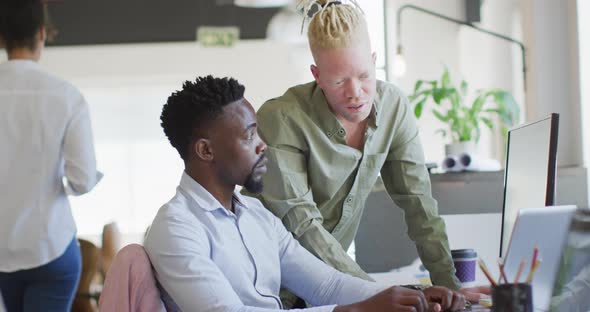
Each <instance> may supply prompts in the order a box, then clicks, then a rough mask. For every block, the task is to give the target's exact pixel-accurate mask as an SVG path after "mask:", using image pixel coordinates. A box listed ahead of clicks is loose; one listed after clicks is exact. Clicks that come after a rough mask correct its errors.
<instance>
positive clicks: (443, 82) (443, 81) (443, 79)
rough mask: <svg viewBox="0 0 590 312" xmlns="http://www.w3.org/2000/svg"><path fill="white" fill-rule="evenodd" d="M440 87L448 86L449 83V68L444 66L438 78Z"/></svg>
mask: <svg viewBox="0 0 590 312" xmlns="http://www.w3.org/2000/svg"><path fill="white" fill-rule="evenodd" d="M440 81H441V87H443V88H448V87H449V86H450V85H451V77H450V75H449V69H448V68H445V72H444V73H443V75H442V77H441V78H440Z"/></svg>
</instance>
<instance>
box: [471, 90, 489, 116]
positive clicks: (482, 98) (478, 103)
mask: <svg viewBox="0 0 590 312" xmlns="http://www.w3.org/2000/svg"><path fill="white" fill-rule="evenodd" d="M487 97H488V95H487V94H486V93H482V94H480V95H479V96H478V97H477V98H475V101H473V104H472V105H471V108H472V110H473V112H474V115H478V114H479V113H480V112H481V110H482V108H483V105H484V104H485V102H486V98H487Z"/></svg>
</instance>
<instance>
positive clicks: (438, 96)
mask: <svg viewBox="0 0 590 312" xmlns="http://www.w3.org/2000/svg"><path fill="white" fill-rule="evenodd" d="M444 92H445V91H444V89H441V88H434V89H432V99H433V100H434V103H436V104H437V105H440V101H442V99H443V98H444Z"/></svg>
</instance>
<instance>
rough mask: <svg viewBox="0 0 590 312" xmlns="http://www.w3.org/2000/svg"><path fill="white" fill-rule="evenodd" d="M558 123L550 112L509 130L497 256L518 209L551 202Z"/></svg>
mask: <svg viewBox="0 0 590 312" xmlns="http://www.w3.org/2000/svg"><path fill="white" fill-rule="evenodd" d="M558 122H559V115H558V114H551V115H550V116H549V117H546V118H543V119H541V120H538V121H535V122H531V123H528V124H525V125H522V126H520V127H517V128H514V129H511V130H510V131H508V146H507V151H506V171H505V174H504V207H503V210H502V232H501V233H502V234H501V238H500V257H502V256H504V255H505V254H506V249H507V248H508V241H509V240H510V233H512V228H513V227H514V222H515V221H516V217H517V215H518V211H519V210H520V209H521V208H532V207H543V206H550V205H553V204H554V197H555V162H556V157H557V129H558V125H559V124H558Z"/></svg>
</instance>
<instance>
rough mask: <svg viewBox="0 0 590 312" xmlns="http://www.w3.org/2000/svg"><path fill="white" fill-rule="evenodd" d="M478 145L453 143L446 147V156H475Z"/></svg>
mask: <svg viewBox="0 0 590 312" xmlns="http://www.w3.org/2000/svg"><path fill="white" fill-rule="evenodd" d="M476 152H477V145H476V144H475V142H474V141H465V142H453V143H451V144H446V145H445V156H459V155H461V154H463V153H467V154H472V155H473V154H475V153H476Z"/></svg>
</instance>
